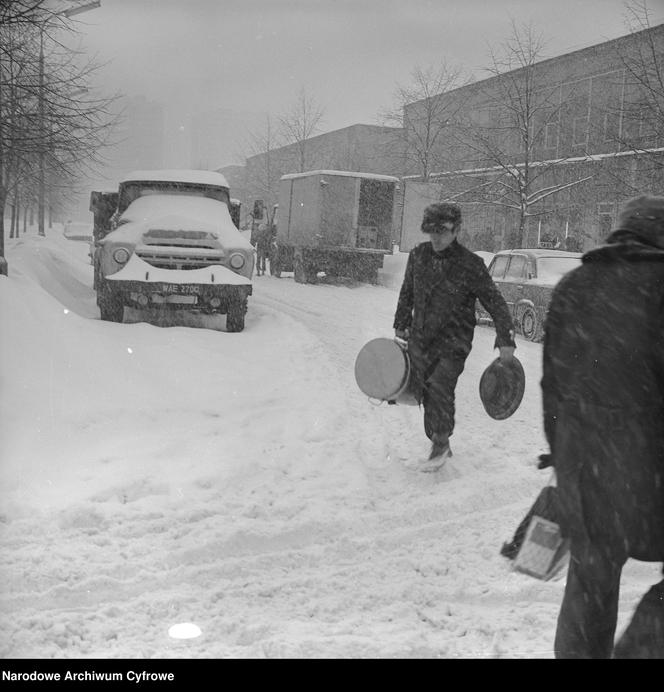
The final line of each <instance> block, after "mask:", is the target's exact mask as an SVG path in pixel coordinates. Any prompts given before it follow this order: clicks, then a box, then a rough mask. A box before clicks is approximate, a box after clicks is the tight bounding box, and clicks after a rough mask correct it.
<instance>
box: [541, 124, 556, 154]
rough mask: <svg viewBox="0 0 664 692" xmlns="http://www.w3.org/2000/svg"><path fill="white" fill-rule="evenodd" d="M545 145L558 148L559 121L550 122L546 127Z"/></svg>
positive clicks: (548, 147) (549, 147)
mask: <svg viewBox="0 0 664 692" xmlns="http://www.w3.org/2000/svg"><path fill="white" fill-rule="evenodd" d="M544 146H545V147H546V148H547V149H557V148H558V123H557V122H549V123H547V124H546V127H545V129H544Z"/></svg>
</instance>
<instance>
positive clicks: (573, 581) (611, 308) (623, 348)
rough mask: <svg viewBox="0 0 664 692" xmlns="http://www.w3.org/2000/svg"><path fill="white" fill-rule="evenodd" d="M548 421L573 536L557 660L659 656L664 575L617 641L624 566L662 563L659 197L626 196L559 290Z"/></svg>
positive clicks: (549, 345) (549, 338) (551, 319)
mask: <svg viewBox="0 0 664 692" xmlns="http://www.w3.org/2000/svg"><path fill="white" fill-rule="evenodd" d="M542 393H543V408H544V411H543V412H544V429H545V433H546V438H547V440H548V443H549V446H550V450H551V462H552V464H553V466H554V467H555V471H556V477H557V504H558V506H557V510H556V511H557V512H558V513H559V517H558V523H559V524H560V525H561V530H562V532H563V535H564V536H566V537H568V538H570V540H571V548H570V549H571V556H570V562H569V568H568V573H567V583H566V585H565V593H564V596H563V600H562V604H561V607H560V613H559V616H558V624H557V629H556V635H555V643H554V650H555V656H556V657H557V658H609V657H611V656H614V657H624V658H664V580H662V582H660V583H659V584H657V585H655V586H653V587H652V589H650V591H649V592H648V593H647V594H646V596H645V597H644V598H643V599H642V601H641V604H640V605H639V607H638V608H637V610H636V612H635V614H634V617H633V619H632V621H631V623H630V625H629V626H628V628H627V631H626V632H625V633H624V634H623V636H622V638H621V640H620V641H619V642H618V644H617V645H616V646H615V648H614V636H615V630H616V623H617V615H618V596H619V588H620V579H621V573H622V568H623V565H624V564H625V562H626V561H627V559H628V558H633V559H636V560H643V561H648V562H660V561H664V197H651V196H643V197H638V198H636V199H633V200H631V201H630V202H629V203H628V204H627V205H626V206H625V207H624V210H623V211H622V213H621V216H620V219H619V223H618V227H617V229H616V230H615V231H613V232H612V233H611V234H610V235H609V237H608V238H607V244H606V245H604V246H602V247H599V248H596V249H594V250H590V251H589V252H586V253H585V254H584V255H583V263H582V265H581V266H580V267H578V268H576V269H574V270H572V271H571V272H570V273H569V274H567V275H566V276H564V277H563V279H562V280H561V281H560V282H559V283H558V285H557V286H556V288H555V289H554V292H553V296H552V300H551V303H550V306H549V309H548V315H547V319H546V324H545V335H544V346H543V376H542Z"/></svg>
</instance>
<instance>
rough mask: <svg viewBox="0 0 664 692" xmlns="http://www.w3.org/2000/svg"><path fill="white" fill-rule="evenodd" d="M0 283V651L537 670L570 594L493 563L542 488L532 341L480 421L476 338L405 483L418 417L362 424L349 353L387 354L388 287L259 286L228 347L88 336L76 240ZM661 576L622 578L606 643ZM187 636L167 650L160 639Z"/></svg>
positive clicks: (149, 337) (212, 333)
mask: <svg viewBox="0 0 664 692" xmlns="http://www.w3.org/2000/svg"><path fill="white" fill-rule="evenodd" d="M6 243H7V252H6V254H7V258H8V262H9V272H10V276H9V277H8V278H7V277H0V315H1V329H0V456H1V465H0V512H1V514H0V536H1V543H0V545H1V548H2V555H3V560H2V566H1V568H0V585H1V586H0V597H1V600H0V613H1V616H0V617H1V618H2V619H1V621H0V656H2V657H4V658H8V657H19V658H22V657H36V658H92V657H95V658H120V657H125V658H224V657H236V658H263V657H271V658H280V657H296V658H314V657H318V658H320V657H322V658H328V657H344V658H365V657H379V658H392V657H400V658H401V657H405V658H415V657H421V658H429V657H443V658H457V657H459V658H486V657H496V658H550V657H552V651H551V647H552V641H553V636H554V630H555V622H556V616H557V611H558V606H559V603H560V600H561V596H562V590H563V586H564V575H561V576H559V577H558V578H557V579H554V580H552V581H548V582H544V581H539V580H537V579H534V578H532V577H528V576H526V575H524V574H521V573H517V572H513V571H511V569H510V564H509V563H508V562H507V561H506V560H505V559H504V558H502V557H500V555H499V553H498V551H499V548H500V545H501V544H502V542H503V541H504V540H507V539H508V538H510V537H511V535H512V532H513V531H514V529H515V527H516V525H517V524H518V522H519V521H520V520H521V518H522V517H523V515H524V513H525V512H526V510H527V509H528V507H529V506H530V504H531V503H532V501H533V500H534V498H535V497H536V495H537V493H538V491H539V489H540V488H541V487H542V486H543V485H544V484H545V483H546V482H547V481H548V478H549V475H548V472H547V471H538V470H536V466H535V465H536V458H537V455H538V454H539V453H540V452H543V451H546V447H545V443H544V438H543V434H542V426H541V413H540V405H541V401H540V390H539V378H540V359H541V346H540V345H539V344H533V343H529V342H525V341H523V340H519V342H518V349H517V356H518V357H519V358H520V360H521V362H522V363H523V366H524V368H525V370H526V374H527V386H526V393H525V396H524V400H523V403H522V405H521V407H520V408H519V410H518V411H517V412H516V413H515V414H514V415H513V416H512V417H511V418H509V419H508V420H505V421H495V420H492V419H491V418H489V417H488V415H487V414H486V413H485V412H484V409H483V408H482V406H481V403H480V400H479V395H478V383H479V378H480V375H481V373H482V371H483V369H484V368H485V367H486V366H487V365H488V364H489V362H490V361H491V360H493V358H494V357H495V355H496V354H495V352H494V351H493V350H492V345H493V339H494V333H493V331H492V329H490V328H487V327H478V328H477V330H476V335H475V343H474V348H473V351H472V353H471V356H470V358H469V360H468V362H467V365H466V370H465V372H464V373H463V375H462V377H461V379H460V381H459V386H458V390H457V428H456V431H455V434H454V436H453V438H452V446H453V450H454V457H453V458H452V459H451V460H450V461H449V462H448V464H447V466H446V467H445V468H444V469H443V470H442V471H441V472H440V473H438V474H420V473H417V472H415V471H412V470H409V469H408V468H406V466H405V465H404V463H403V462H404V460H408V459H413V458H417V457H421V456H423V455H425V454H426V453H427V451H428V444H427V440H426V438H425V436H424V432H423V429H422V417H421V413H420V411H419V410H418V409H417V408H415V407H408V406H387V405H381V406H376V405H372V403H371V402H369V401H367V399H366V397H365V396H364V395H363V394H362V393H361V392H360V391H359V389H358V388H357V386H356V384H355V380H354V362H355V357H356V355H357V353H358V352H359V350H360V348H361V347H362V346H363V345H364V344H365V343H366V342H367V341H369V340H370V339H373V338H376V337H378V336H392V334H393V332H392V329H391V324H392V318H393V313H394V308H395V305H396V297H397V293H396V291H397V290H398V287H399V284H400V280H401V275H402V272H403V267H404V258H405V256H404V255H395V256H394V257H388V258H387V260H386V267H385V270H384V271H383V272H382V274H381V284H382V285H379V286H370V285H357V284H356V285H342V284H339V285H331V284H326V283H321V284H319V285H313V286H312V285H301V284H296V283H295V282H294V281H293V279H292V278H291V277H290V276H286V277H284V278H281V279H276V278H273V277H271V276H263V277H256V278H255V279H254V295H253V296H252V297H251V298H250V301H249V312H248V314H247V320H246V329H245V331H243V332H241V333H238V334H232V333H226V332H225V331H224V318H218V320H216V321H215V320H213V321H211V323H208V325H207V326H208V327H212V328H200V327H201V326H203V325H202V324H201V323H197V322H196V321H193V320H192V321H188V322H187V324H190V325H191V326H184V325H176V326H168V327H163V326H157V325H154V324H149V323H145V322H141V321H140V315H135V314H134V315H129V320H128V322H129V323H125V324H113V323H106V322H101V321H100V320H99V312H98V309H97V307H96V304H95V298H94V292H93V290H92V268H91V266H90V264H89V261H88V257H87V251H88V247H87V243H85V242H80V241H72V240H67V239H66V238H64V237H63V235H62V231H61V230H59V229H57V228H56V229H54V230H52V231H51V232H49V234H48V237H46V238H40V237H37V236H36V235H35V234H34V233H32V234H28V235H26V236H24V237H21V238H20V239H18V240H7V241H6ZM658 579H659V576H658V572H657V565H648V564H643V563H636V562H630V563H628V565H627V568H626V570H625V573H624V578H623V588H622V593H621V613H620V620H619V629H622V627H624V626H625V624H626V622H627V619H628V618H629V616H630V615H631V611H632V609H633V607H634V605H635V603H636V602H637V600H638V598H639V597H640V595H641V593H642V592H643V591H645V589H646V588H647V587H648V586H649V585H650V584H651V583H654V582H655V581H657V580H658ZM185 622H190V623H194V624H196V625H197V626H198V627H199V628H200V630H201V635H200V636H198V637H195V638H192V639H173V638H171V637H169V634H168V631H169V628H170V627H171V626H172V625H175V624H178V623H185Z"/></svg>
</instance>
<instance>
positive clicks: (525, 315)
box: [519, 307, 541, 341]
mask: <svg viewBox="0 0 664 692" xmlns="http://www.w3.org/2000/svg"><path fill="white" fill-rule="evenodd" d="M519 326H520V327H521V333H522V334H523V336H524V337H525V338H526V339H528V341H537V340H538V339H539V338H540V332H541V328H540V321H539V319H538V318H537V313H536V312H535V310H534V309H533V308H531V307H526V308H524V310H523V312H522V313H521V319H520V320H519Z"/></svg>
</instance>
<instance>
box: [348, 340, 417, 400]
mask: <svg viewBox="0 0 664 692" xmlns="http://www.w3.org/2000/svg"><path fill="white" fill-rule="evenodd" d="M407 380H408V360H407V355H406V354H405V352H404V351H403V349H402V348H401V347H400V346H399V344H397V343H396V341H394V340H393V339H387V338H378V339H372V340H371V341H369V342H368V343H367V344H365V345H364V346H363V347H362V349H361V350H360V352H359V353H358V354H357V358H356V359H355V381H356V382H357V386H358V387H359V388H360V390H361V391H362V392H364V393H365V394H366V395H367V396H369V397H372V398H374V399H381V400H383V401H389V400H392V399H394V398H395V397H396V396H397V395H398V394H399V392H400V391H401V390H402V389H403V387H404V385H405V384H406V383H407Z"/></svg>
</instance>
